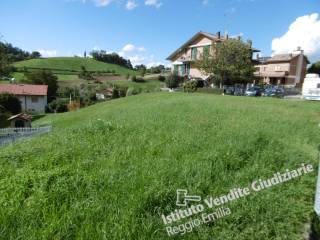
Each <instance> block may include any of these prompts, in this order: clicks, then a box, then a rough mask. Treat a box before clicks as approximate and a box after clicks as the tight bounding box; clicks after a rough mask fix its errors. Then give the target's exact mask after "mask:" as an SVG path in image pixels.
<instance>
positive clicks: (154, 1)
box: [144, 0, 162, 8]
mask: <svg viewBox="0 0 320 240" xmlns="http://www.w3.org/2000/svg"><path fill="white" fill-rule="evenodd" d="M144 3H145V5H147V6H152V7H156V8H159V7H161V6H162V2H159V1H158V0H145V1H144Z"/></svg>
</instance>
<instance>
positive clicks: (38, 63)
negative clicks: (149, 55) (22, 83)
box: [13, 57, 135, 80]
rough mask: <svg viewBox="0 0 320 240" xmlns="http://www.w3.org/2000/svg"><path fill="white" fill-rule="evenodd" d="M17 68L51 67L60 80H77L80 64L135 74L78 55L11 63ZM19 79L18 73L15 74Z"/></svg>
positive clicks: (125, 69)
mask: <svg viewBox="0 0 320 240" xmlns="http://www.w3.org/2000/svg"><path fill="white" fill-rule="evenodd" d="M13 65H14V66H15V67H17V68H20V69H22V68H24V67H26V68H28V69H30V70H33V69H34V68H36V69H37V68H41V69H42V68H45V69H51V70H52V71H53V72H54V73H56V74H57V75H58V76H59V79H60V80H70V79H71V80H77V79H74V77H77V74H78V72H79V71H80V70H81V66H85V67H86V69H87V71H94V72H98V71H101V72H102V71H103V72H106V71H115V73H116V74H120V75H127V74H130V75H135V71H133V70H131V69H128V68H125V67H122V66H119V65H116V64H109V63H103V62H99V61H96V60H94V59H91V58H80V57H57V58H44V59H31V60H27V61H21V62H17V63H14V64H13ZM15 77H17V78H18V79H19V77H21V76H20V75H18V74H17V75H16V76H15Z"/></svg>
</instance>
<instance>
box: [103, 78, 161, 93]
mask: <svg viewBox="0 0 320 240" xmlns="http://www.w3.org/2000/svg"><path fill="white" fill-rule="evenodd" d="M107 83H108V84H110V85H117V86H119V87H125V88H132V89H134V90H136V91H138V92H152V91H160V88H162V87H165V83H163V82H160V81H158V80H152V79H151V80H146V81H145V82H142V83H138V82H132V81H128V80H115V81H107Z"/></svg>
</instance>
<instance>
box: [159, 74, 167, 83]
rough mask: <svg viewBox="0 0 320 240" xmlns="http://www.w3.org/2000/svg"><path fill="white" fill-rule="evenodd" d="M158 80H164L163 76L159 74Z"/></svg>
mask: <svg viewBox="0 0 320 240" xmlns="http://www.w3.org/2000/svg"><path fill="white" fill-rule="evenodd" d="M158 80H159V81H160V82H164V81H165V80H166V78H165V76H162V75H159V77H158Z"/></svg>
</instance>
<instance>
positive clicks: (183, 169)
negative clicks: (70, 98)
mask: <svg viewBox="0 0 320 240" xmlns="http://www.w3.org/2000/svg"><path fill="white" fill-rule="evenodd" d="M319 110H320V105H319V103H317V102H303V101H286V100H280V99H266V98H245V97H229V96H215V95H209V94H184V93H173V94H169V93H152V94H141V95H138V96H133V97H127V98H122V99H118V100H114V101H110V102H106V103H101V104H97V105H94V106H91V107H88V108H86V109H82V110H80V111H78V112H72V113H64V114H56V115H49V116H47V117H45V118H42V119H40V120H39V121H38V122H37V124H52V125H53V126H54V131H53V132H52V133H51V134H48V135H45V136H41V137H35V138H33V139H32V140H29V141H25V142H21V143H18V144H15V145H13V146H8V147H6V148H3V149H1V151H0V164H1V165H0V204H1V209H0V238H2V239H135V240H136V239H145V240H150V239H190V240H191V239H219V240H220V239H221V240H222V239H224V240H225V239H230V240H231V239H237V240H248V239H259V240H264V239H265V240H270V239H277V240H278V239H279V240H280V239H281V240H283V239H288V240H298V239H299V240H301V239H303V235H304V234H305V232H306V228H307V226H308V224H309V223H310V216H311V213H312V211H313V201H314V192H315V185H316V172H314V173H312V174H309V175H305V176H302V177H300V178H297V179H295V180H293V181H290V182H287V183H284V184H281V185H277V186H274V187H273V188H271V189H267V190H264V191H262V192H259V193H253V194H251V195H249V196H248V197H246V198H242V199H239V200H237V201H235V202H232V203H228V204H226V205H225V206H227V207H229V208H230V209H231V211H232V214H231V215H230V216H227V217H225V218H223V219H219V220H218V221H216V222H214V223H213V224H207V225H203V226H200V227H199V228H197V229H195V230H194V231H193V232H191V233H188V234H186V235H184V236H180V237H170V238H169V237H168V236H167V234H166V231H165V225H164V224H163V222H162V219H161V214H169V213H170V212H171V211H173V210H174V209H175V208H176V206H175V202H176V190H177V189H179V188H184V189H188V191H189V193H192V194H198V195H200V196H202V197H203V198H206V197H207V196H220V195H223V194H226V193H228V191H229V189H231V188H233V187H241V186H242V187H245V186H248V185H249V184H250V183H251V182H252V181H253V180H256V179H259V178H262V179H265V178H270V177H272V176H273V174H274V173H276V172H278V171H280V172H283V171H285V170H286V169H287V168H289V169H295V168H297V167H299V166H300V164H301V163H311V164H313V166H314V168H317V165H318V162H317V159H316V155H317V145H318V144H319V142H320V135H319V130H320V129H319V127H318V124H319V123H320V111H319Z"/></svg>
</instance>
